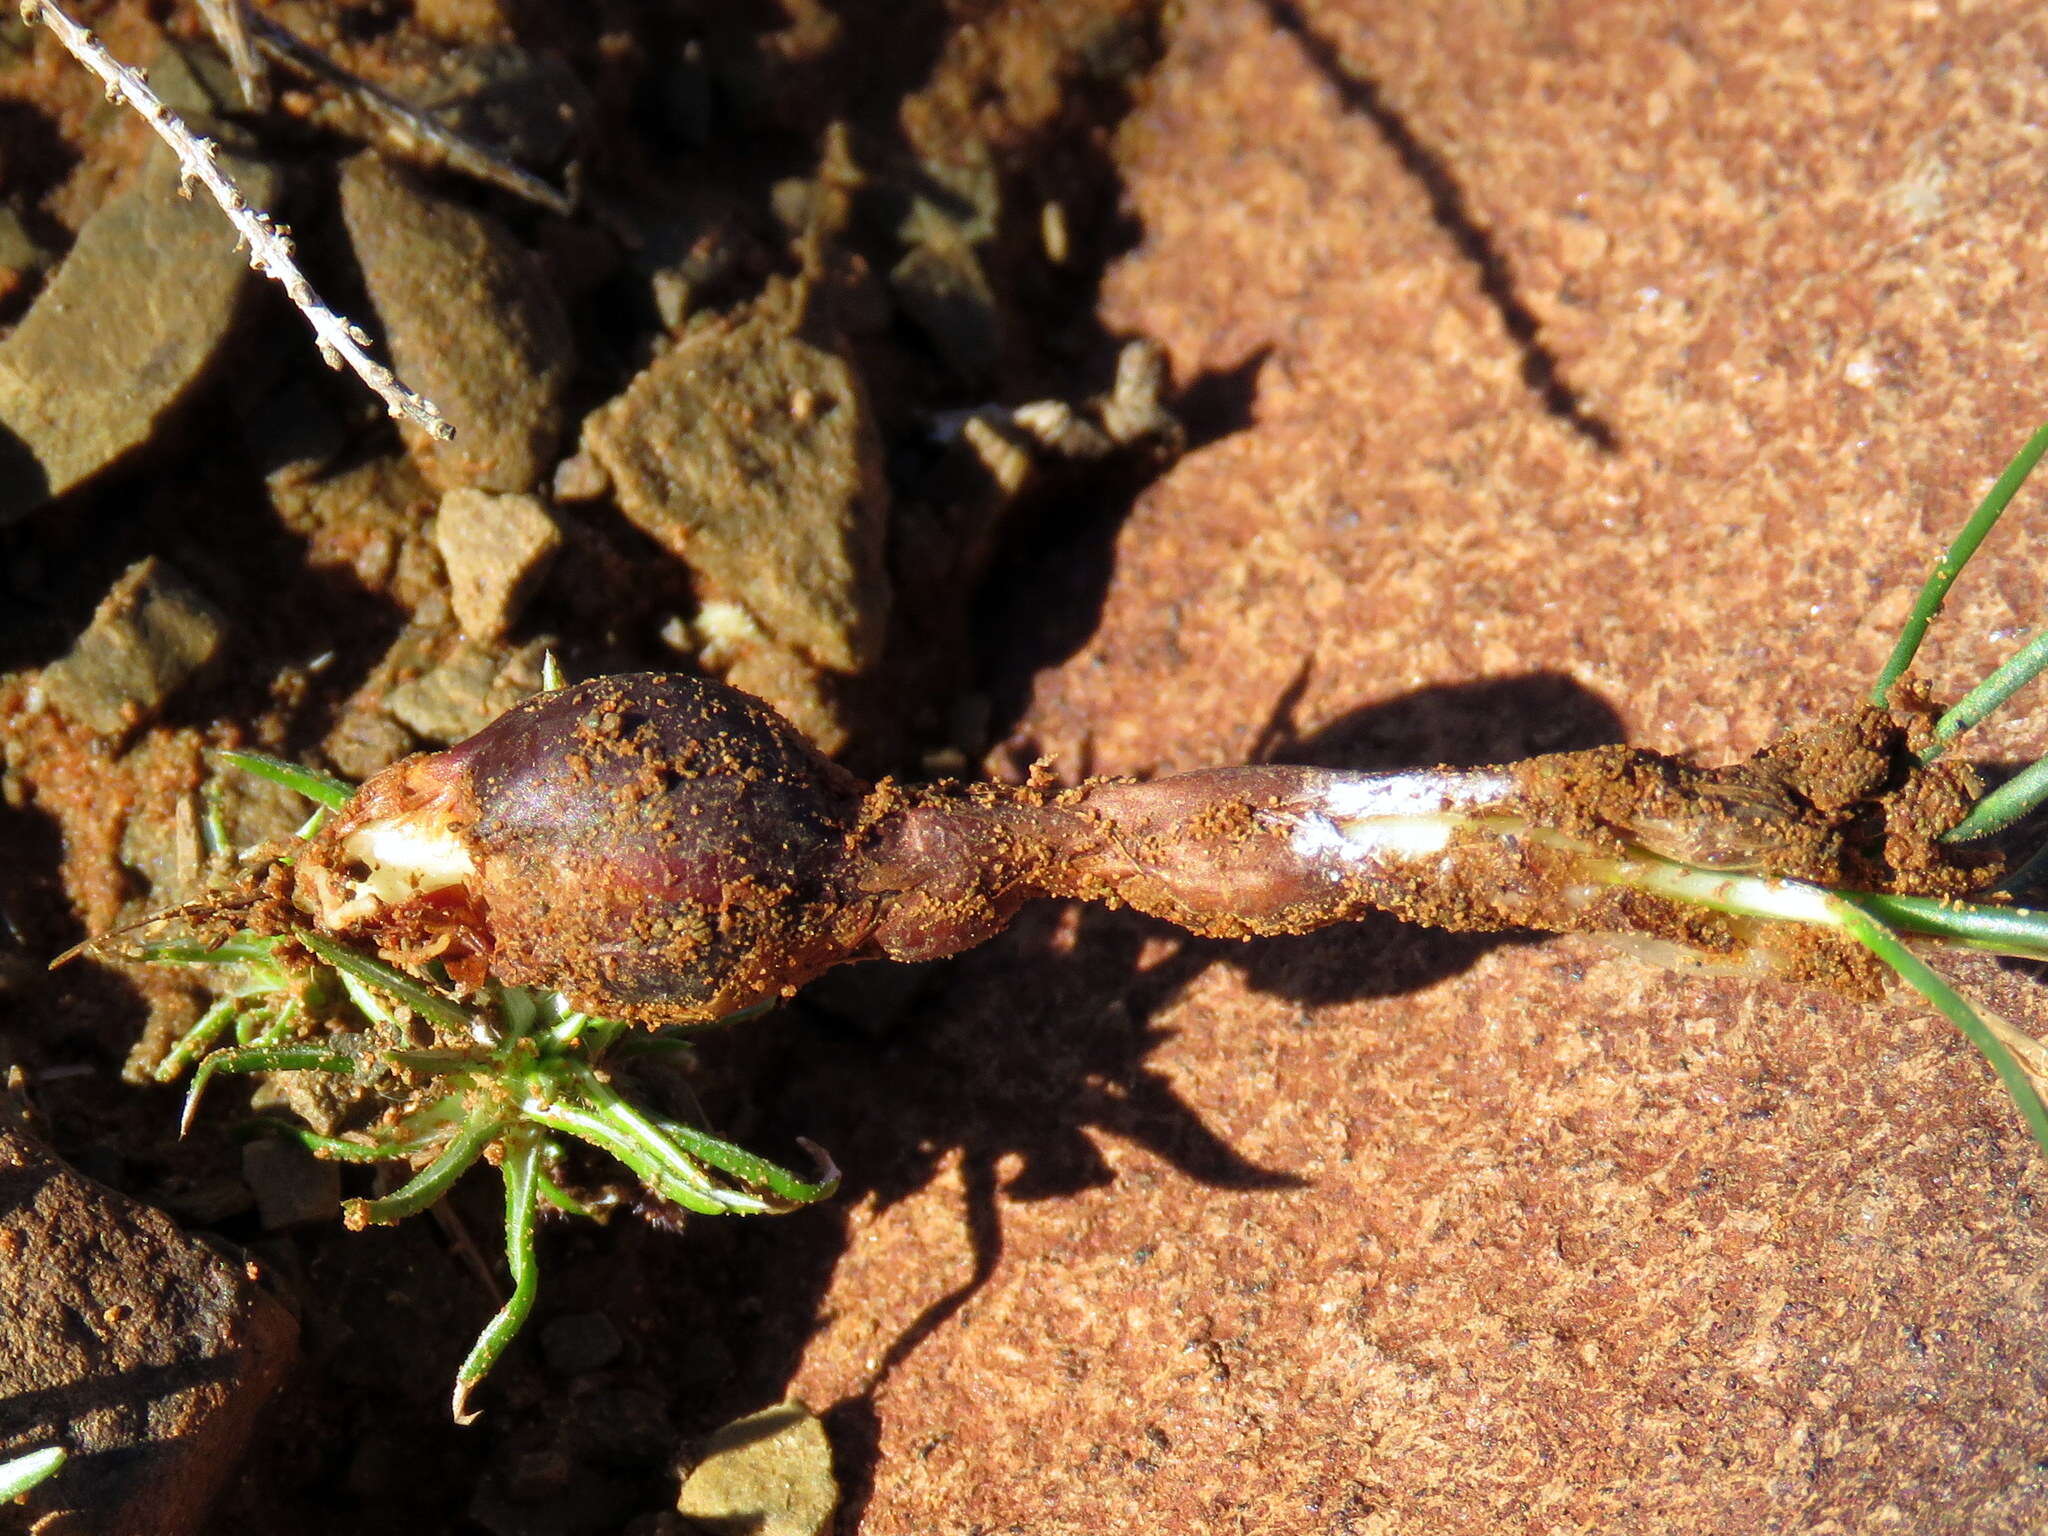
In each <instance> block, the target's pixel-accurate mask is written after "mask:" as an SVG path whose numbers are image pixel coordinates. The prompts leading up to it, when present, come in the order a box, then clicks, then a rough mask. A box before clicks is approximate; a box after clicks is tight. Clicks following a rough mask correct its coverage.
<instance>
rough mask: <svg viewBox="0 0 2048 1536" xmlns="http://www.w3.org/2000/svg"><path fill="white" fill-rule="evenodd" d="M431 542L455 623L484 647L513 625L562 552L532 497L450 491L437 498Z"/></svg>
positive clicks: (542, 507) (545, 513)
mask: <svg viewBox="0 0 2048 1536" xmlns="http://www.w3.org/2000/svg"><path fill="white" fill-rule="evenodd" d="M434 542H435V543H436V544H437V545H438V546H439V547H440V550H441V559H442V560H443V561H444V562H445V563H446V564H447V567H448V589H449V600H450V601H451V602H452V603H453V604H454V606H455V618H456V621H457V622H458V623H460V624H461V625H462V632H463V633H464V634H465V635H467V636H469V638H470V639H472V640H476V641H480V642H482V643H484V644H489V643H490V642H492V641H494V640H497V639H499V638H501V637H502V636H503V635H504V634H505V632H506V631H507V630H509V629H510V628H511V627H512V625H513V624H514V623H515V622H516V621H517V619H518V617H519V610H520V609H521V608H522V607H523V606H524V605H525V603H526V599H527V598H528V597H529V596H531V595H532V592H533V589H534V588H535V587H536V586H538V585H539V584H540V579H541V577H542V576H544V575H545V574H546V573H547V568H548V566H549V564H550V563H551V562H552V561H553V560H554V558H555V553H556V551H557V550H559V549H560V548H561V547H562V530H561V529H560V528H559V527H557V526H556V525H555V520H554V518H553V517H552V516H550V515H549V513H548V509H547V507H546V506H545V505H544V504H543V503H542V502H541V500H540V498H539V497H537V496H526V495H520V494H516V493H514V494H506V495H499V494H495V493H493V492H490V491H474V490H466V489H458V490H453V491H449V492H448V493H447V494H446V495H444V496H443V497H442V498H441V512H440V516H439V517H438V518H436V519H435V522H434Z"/></svg>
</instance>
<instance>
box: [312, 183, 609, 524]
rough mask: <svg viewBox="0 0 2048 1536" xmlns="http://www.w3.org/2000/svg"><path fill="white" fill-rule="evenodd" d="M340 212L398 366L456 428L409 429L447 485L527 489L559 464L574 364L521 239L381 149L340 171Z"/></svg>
mask: <svg viewBox="0 0 2048 1536" xmlns="http://www.w3.org/2000/svg"><path fill="white" fill-rule="evenodd" d="M341 212H342V219H343V221H344V222H345V223H346V224H347V226H348V234H349V240H350V241H351V242H352V244H353V245H354V247H355V254H356V260H357V262H358V263H359V264H360V265H361V267H362V271H363V281H364V283H365V284H366V285H367V286H368V288H369V290H370V302H371V303H372V304H374V305H375V306H376V309H377V318H378V320H379V321H381V322H382V324H383V327H384V335H385V339H386V341H387V343H388V344H389V346H390V348H391V360H392V365H393V366H394V367H395V368H396V369H397V371H398V374H399V376H400V377H401V378H403V379H404V380H405V381H406V382H407V383H409V384H411V385H412V386H413V388H415V389H417V390H419V391H420V393H421V394H423V395H425V396H426V397H427V398H428V399H430V400H432V401H433V402H434V403H435V404H436V405H438V406H439V407H440V408H441V413H442V414H443V415H444V416H446V417H447V418H448V420H449V422H450V423H452V424H453V426H454V427H455V434H456V435H455V439H454V441H453V442H448V443H437V442H435V441H433V440H432V439H431V438H428V437H427V436H426V435H425V434H424V433H422V432H420V431H419V430H418V429H417V428H413V427H407V428H406V429H405V430H406V434H407V441H408V443H409V444H410V445H411V447H412V450H413V454H414V457H415V458H416V459H417V460H418V461H419V465H420V469H421V471H422V473H424V474H425V475H426V477H427V479H428V480H429V481H431V482H432V483H433V484H434V485H435V486H436V487H438V488H439V489H441V490H452V489H454V488H455V487H457V486H473V487H475V488H476V489H478V490H485V491H528V490H532V489H533V488H534V487H535V486H536V485H538V484H539V483H540V482H541V479H542V476H543V475H544V474H546V473H548V472H549V471H551V470H552V468H553V462H554V461H553V452H554V447H555V440H556V438H557V437H558V436H559V435H560V433H561V430H562V420H563V415H562V399H563V392H564V390H565V389H566V388H567V386H568V382H569V372H570V369H571V367H572V344H571V340H570V335H569V323H568V320H567V318H566V317H565V316H564V314H563V312H562V306H561V301H560V300H559V299H557V298H556V296H555V294H554V291H553V290H552V289H551V288H549V287H548V286H547V284H546V282H545V281H544V280H543V278H542V274H541V272H540V269H539V267H538V266H537V264H536V263H535V261H534V259H533V258H532V257H531V256H529V255H528V254H527V252H526V251H525V250H524V249H523V248H522V247H521V246H520V244H519V242H518V241H517V240H515V239H513V237H512V235H511V233H510V231H508V230H507V229H505V227H504V226H503V225H501V224H499V223H498V222H497V220H495V219H493V218H491V217H489V216H488V215H486V214H482V213H478V212H476V211H475V210H474V209H471V208H467V207H464V206H463V205H461V204H459V203H454V202H450V201H448V200H447V199H445V198H441V197H436V196H435V195H433V194H432V193H430V192H427V191H426V190H424V189H423V188H422V187H420V186H419V185H418V183H416V182H415V181H414V180H413V179H412V178H411V177H410V176H408V175H407V174H406V173H405V172H403V171H401V170H399V169H398V168H397V167H395V166H393V165H391V164H390V163H389V162H388V161H385V160H384V159H382V158H380V157H379V156H377V155H375V154H364V155H358V156H356V157H355V158H354V159H352V160H350V161H349V162H348V164H347V165H345V166H344V167H343V168H342V173H341Z"/></svg>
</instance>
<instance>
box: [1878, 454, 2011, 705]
mask: <svg viewBox="0 0 2048 1536" xmlns="http://www.w3.org/2000/svg"><path fill="white" fill-rule="evenodd" d="M2043 453H2048V426H2043V427H2041V428H2039V429H2038V430H2037V431H2036V432H2035V433H2034V435H2033V436H2032V437H2030V438H2028V439H2027V441H2026V445H2025V446H2024V447H2023V448H2021V449H2020V451H2019V452H2018V454H2016V455H2015V456H2014V458H2013V461H2012V462H2011V463H2010V464H2008V465H2006V466H2005V473H2003V474H2002V475H2000V476H1999V477H1998V479H1997V481H1996V482H1995V483H1994V484H1993V485H1992V487H1991V490H1990V492H1989V493H1988V494H1987V495H1986V496H1985V498H1984V499H1983V501H1981V502H1980V503H1978V505H1977V510H1976V511H1975V512H1973V513H1971V514H1970V520H1969V521H1968V522H1967V523H1965V524H1963V531H1962V532H1961V533H1959V534H1957V535H1956V538H1955V542H1954V543H1953V544H1951V545H1949V547H1948V549H1947V550H1946V551H1944V552H1943V554H1942V557H1941V558H1940V559H1939V560H1937V561H1935V562H1934V569H1933V570H1932V571H1931V572H1929V573H1928V577H1927V581H1926V584H1925V585H1924V586H1922V587H1921V589H1920V595H1919V597H1918V598H1916V599H1915V600H1914V603H1913V611H1912V613H1911V614H1909V615H1908V616H1907V619H1906V623H1905V627H1904V628H1903V629H1901V630H1900V631H1899V638H1898V643H1897V644H1895V645H1894V646H1893V647H1892V653H1891V655H1890V656H1889V657H1888V658H1887V659H1886V661H1885V664H1884V667H1883V669H1882V670H1881V671H1879V673H1878V674H1877V683H1876V685H1875V686H1874V687H1873V688H1872V689H1871V690H1870V702H1871V703H1873V704H1875V705H1876V706H1877V707H1878V708H1879V709H1886V708H1889V707H1890V705H1891V701H1892V689H1893V688H1895V687H1896V686H1898V681H1899V679H1900V678H1902V677H1904V676H1905V675H1906V669H1907V668H1908V667H1910V666H1912V665H1913V658H1914V657H1915V656H1916V655H1918V654H1919V651H1920V642H1921V641H1922V640H1924V639H1925V638H1926V637H1927V626H1928V625H1930V624H1932V623H1933V622H1934V616H1935V615H1936V614H1938V613H1940V612H1941V605H1942V603H1943V602H1945V601H1946V600H1947V598H1948V589H1949V588H1950V587H1952V586H1954V585H1955V581H1956V578H1957V577H1958V576H1960V575H1961V574H1962V573H1963V567H1964V566H1966V565H1968V564H1969V563H1970V558H1971V557H1972V556H1973V555H1975V554H1976V553H1977V546H1978V545H1980V544H1982V543H1983V542H1984V539H1985V536H1986V535H1987V534H1989V533H1990V532H1991V530H1992V529H1993V528H1995V527H1997V526H1998V520H1999V518H2001V517H2003V516H2004V515H2005V509H2006V508H2007V507H2008V506H2010V505H2011V504H2012V499H2013V497H2014V496H2016V495H2018V494H2019V489H2020V487H2021V486H2022V485H2024V484H2026V481H2027V476H2028V475H2030V474H2032V473H2033V472H2034V466H2035V465H2036V464H2038V463H2040V461H2041V455H2042V454H2043Z"/></svg>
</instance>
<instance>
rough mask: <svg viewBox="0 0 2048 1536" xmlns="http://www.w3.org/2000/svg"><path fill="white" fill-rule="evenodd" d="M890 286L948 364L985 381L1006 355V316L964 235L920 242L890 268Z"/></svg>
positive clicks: (972, 379) (978, 381)
mask: <svg viewBox="0 0 2048 1536" xmlns="http://www.w3.org/2000/svg"><path fill="white" fill-rule="evenodd" d="M889 289H890V291H891V292H892V293H894V294H895V296H896V302H897V304H898V305H899V306H901V308H902V310H903V312H904V313H905V314H906V315H908V316H909V317H910V319H911V321H912V322H913V323H914V324H915V325H916V326H917V328H918V329H919V330H921V331H923V332H924V333H925V335H926V336H927V337H929V338H930V340H931V343H932V345H933V346H934V347H936V348H937V349H938V352H939V355H940V356H941V357H943V358H944V359H945V360H946V363H947V365H948V366H949V367H950V368H952V370H953V371H954V372H955V373H957V374H959V376H960V377H961V378H962V379H963V380H964V381H966V382H967V383H969V384H983V383H986V382H987V381H988V379H989V378H990V377H992V376H993V374H994V372H995V369H996V365H997V364H998V363H999V362H1001V361H1002V350H1003V341H1002V320H1001V317H1000V315H999V314H998V312H997V307H996V296H995V290H994V289H992V288H991V287H990V286H989V281H988V274H987V273H986V272H984V271H983V270H982V267H981V258H980V257H979V256H977V255H975V254H974V248H973V247H972V246H970V245H968V244H967V243H966V242H965V241H962V240H953V239H935V240H930V241H927V242H925V243H924V244H922V245H918V246H914V247H913V248H912V249H911V251H910V253H909V254H908V255H906V256H905V257H904V258H903V259H902V260H901V261H899V262H897V263H896V265H895V266H894V267H893V268H892V269H890V272H889Z"/></svg>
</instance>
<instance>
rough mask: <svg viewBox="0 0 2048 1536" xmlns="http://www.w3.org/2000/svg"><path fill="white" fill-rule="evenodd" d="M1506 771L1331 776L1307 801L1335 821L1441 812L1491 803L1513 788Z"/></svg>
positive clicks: (1475, 807) (1433, 814)
mask: <svg viewBox="0 0 2048 1536" xmlns="http://www.w3.org/2000/svg"><path fill="white" fill-rule="evenodd" d="M1514 787H1515V785H1514V780H1513V779H1511V778H1509V777H1508V775H1506V774H1504V773H1485V772H1477V773H1440V772H1434V771H1419V772H1415V773H1373V774H1359V775H1357V776H1356V777H1351V778H1341V779H1335V780H1332V781H1331V782H1330V783H1329V784H1328V785H1327V786H1325V787H1324V789H1323V790H1322V791H1321V792H1320V793H1317V794H1311V795H1309V796H1307V797H1305V798H1306V801H1307V804H1308V805H1310V806H1311V807H1313V808H1314V809H1316V810H1318V811H1321V812H1323V813H1324V814H1325V815H1327V816H1328V817H1330V818H1331V819H1332V820H1333V821H1336V822H1339V823H1342V822H1347V821H1357V820H1363V819H1365V818H1368V817H1371V818H1378V817H1382V816H1441V815H1442V814H1443V813H1444V812H1445V811H1471V810H1475V809H1480V808H1484V807H1490V806H1493V805H1496V804H1498V803H1499V802H1500V801H1502V800H1505V799H1506V798H1507V797H1508V796H1509V795H1510V794H1512V793H1513V792H1514Z"/></svg>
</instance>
